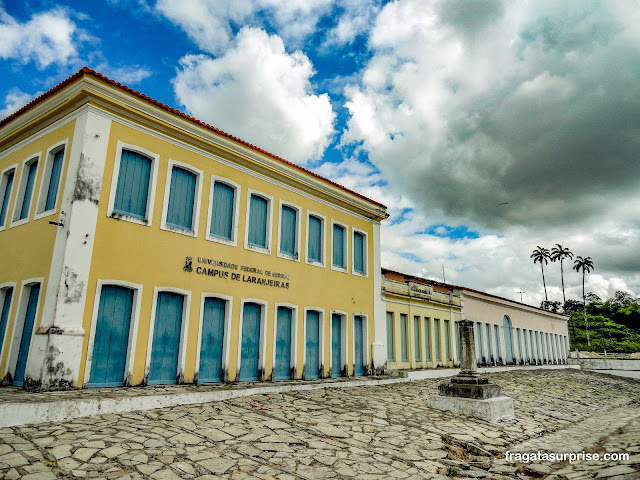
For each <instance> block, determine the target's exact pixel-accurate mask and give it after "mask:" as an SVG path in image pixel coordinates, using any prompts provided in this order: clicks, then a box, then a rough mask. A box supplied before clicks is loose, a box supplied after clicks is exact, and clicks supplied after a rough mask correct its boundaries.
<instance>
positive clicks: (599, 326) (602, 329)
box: [565, 291, 640, 353]
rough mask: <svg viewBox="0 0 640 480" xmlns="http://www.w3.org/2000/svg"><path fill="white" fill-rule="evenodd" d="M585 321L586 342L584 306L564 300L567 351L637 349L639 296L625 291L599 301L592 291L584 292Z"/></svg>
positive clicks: (639, 331) (634, 350)
mask: <svg viewBox="0 0 640 480" xmlns="http://www.w3.org/2000/svg"><path fill="white" fill-rule="evenodd" d="M586 300H587V305H586V320H587V326H588V331H589V340H590V345H589V344H588V343H587V328H585V308H584V305H583V303H582V302H579V301H577V300H567V303H566V304H565V313H567V314H568V315H570V318H569V335H570V337H571V350H576V349H578V350H581V351H591V352H605V351H606V352H615V353H633V352H640V299H637V298H633V297H632V296H631V295H630V294H628V293H627V292H620V291H618V292H616V294H615V296H614V297H613V298H610V299H608V300H606V301H602V300H601V299H600V298H599V297H598V296H597V295H594V294H592V293H590V294H587V295H586Z"/></svg>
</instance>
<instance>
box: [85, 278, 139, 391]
mask: <svg viewBox="0 0 640 480" xmlns="http://www.w3.org/2000/svg"><path fill="white" fill-rule="evenodd" d="M103 286H118V287H126V288H130V289H131V290H133V302H132V303H131V307H132V308H131V322H130V324H129V340H128V341H129V343H128V345H127V359H126V362H125V367H124V385H125V386H127V387H129V386H131V382H132V378H133V365H134V362H135V355H136V344H137V343H138V327H139V325H140V306H141V304H142V288H143V286H142V285H141V284H137V283H131V282H125V281H123V280H106V279H104V280H103V279H98V283H97V286H96V293H95V297H94V300H93V313H92V315H91V329H90V330H89V345H88V347H87V360H86V365H85V370H84V382H83V386H82V387H83V388H87V385H88V384H89V380H90V379H91V362H92V361H93V347H94V343H95V337H96V327H97V324H98V310H99V309H100V298H101V296H102V287H103Z"/></svg>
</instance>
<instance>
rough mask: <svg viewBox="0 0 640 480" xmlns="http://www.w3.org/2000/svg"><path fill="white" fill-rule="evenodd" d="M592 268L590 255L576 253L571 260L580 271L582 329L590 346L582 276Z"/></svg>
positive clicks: (575, 268) (576, 269)
mask: <svg viewBox="0 0 640 480" xmlns="http://www.w3.org/2000/svg"><path fill="white" fill-rule="evenodd" d="M594 268H595V267H594V266H593V260H591V257H584V258H582V257H581V256H579V255H578V256H577V257H576V259H575V261H574V262H573V269H574V270H575V271H576V272H578V273H580V271H582V304H583V308H584V329H585V331H586V333H587V345H588V346H591V342H590V341H589V324H588V322H587V299H586V295H585V293H584V276H585V274H587V273H591V272H592V271H593V270H594Z"/></svg>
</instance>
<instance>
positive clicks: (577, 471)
mask: <svg viewBox="0 0 640 480" xmlns="http://www.w3.org/2000/svg"><path fill="white" fill-rule="evenodd" d="M489 377H490V378H491V379H492V380H493V381H495V382H497V383H499V384H500V385H502V386H503V390H504V393H505V394H507V395H510V396H512V397H513V398H514V403H515V409H516V416H517V420H515V421H511V422H504V423H500V424H495V425H492V424H487V423H485V422H482V421H480V420H475V419H471V418H467V417H461V416H457V415H455V414H452V413H447V412H440V411H437V410H433V409H431V408H429V407H427V406H426V403H425V399H426V398H427V397H428V396H430V395H435V394H436V392H437V385H438V383H439V382H440V381H441V380H423V381H416V382H411V383H401V384H394V385H386V386H369V387H356V388H348V389H332V390H313V391H303V392H292V393H286V394H277V395H271V396H267V395H261V396H251V397H243V398H237V399H234V400H227V401H222V402H214V403H209V404H205V405H191V406H177V407H171V408H163V409H158V410H150V411H144V412H134V413H126V414H117V415H102V416H99V417H89V418H83V419H75V420H70V421H68V422H64V423H45V424H38V425H27V426H21V427H11V428H4V429H0V476H4V478H6V479H17V478H23V479H27V480H30V479H33V480H47V479H55V478H103V479H122V480H125V479H134V478H151V479H154V480H172V479H199V480H209V479H214V478H233V479H240V478H277V479H281V480H285V479H311V478H359V479H378V478H400V479H402V478H429V479H442V480H446V479H447V478H485V479H488V480H491V479H504V478H520V479H540V478H541V479H547V480H552V479H553V480H562V479H569V480H582V479H591V478H597V479H610V480H631V479H638V478H640V445H639V444H640V382H639V381H636V380H630V379H626V378H620V377H613V376H607V375H602V374H597V373H591V372H584V371H577V370H549V371H545V370H536V371H513V372H508V373H497V374H492V375H489ZM538 450H540V451H543V452H547V453H552V452H553V453H555V452H567V453H569V452H575V453H578V452H582V451H583V450H585V451H587V452H594V453H599V454H602V455H604V454H605V453H629V454H630V458H629V459H628V460H623V461H608V462H604V461H601V462H593V461H591V462H587V461H578V462H574V463H571V464H569V463H568V462H558V463H549V462H532V463H529V464H522V463H513V462H509V461H507V460H506V459H505V452H506V451H510V452H535V451H538Z"/></svg>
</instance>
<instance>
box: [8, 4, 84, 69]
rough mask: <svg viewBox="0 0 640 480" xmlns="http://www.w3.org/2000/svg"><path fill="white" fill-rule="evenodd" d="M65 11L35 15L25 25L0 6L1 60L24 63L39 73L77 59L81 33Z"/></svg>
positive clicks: (55, 10)
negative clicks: (33, 66) (53, 64)
mask: <svg viewBox="0 0 640 480" xmlns="http://www.w3.org/2000/svg"><path fill="white" fill-rule="evenodd" d="M69 17H70V15H69V13H68V12H67V11H66V10H65V9H61V8H56V9H53V10H49V11H47V12H42V13H38V14H35V15H33V16H32V17H31V19H30V20H29V21H27V22H25V23H20V22H18V21H16V20H15V19H14V18H13V17H12V16H11V15H9V14H8V13H7V12H6V11H4V10H3V9H2V7H1V6H0V38H2V41H0V58H4V59H15V60H19V61H20V62H23V63H27V62H29V61H33V62H35V63H36V65H37V67H38V68H39V69H41V70H42V69H44V68H46V67H48V66H49V65H51V64H52V63H54V62H60V63H65V62H68V61H69V60H71V59H73V58H74V57H76V56H77V49H76V45H77V43H78V42H79V41H80V40H79V35H80V33H81V32H80V31H79V30H78V29H77V27H76V25H75V23H74V22H73V21H72V20H71V19H70V18H69Z"/></svg>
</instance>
